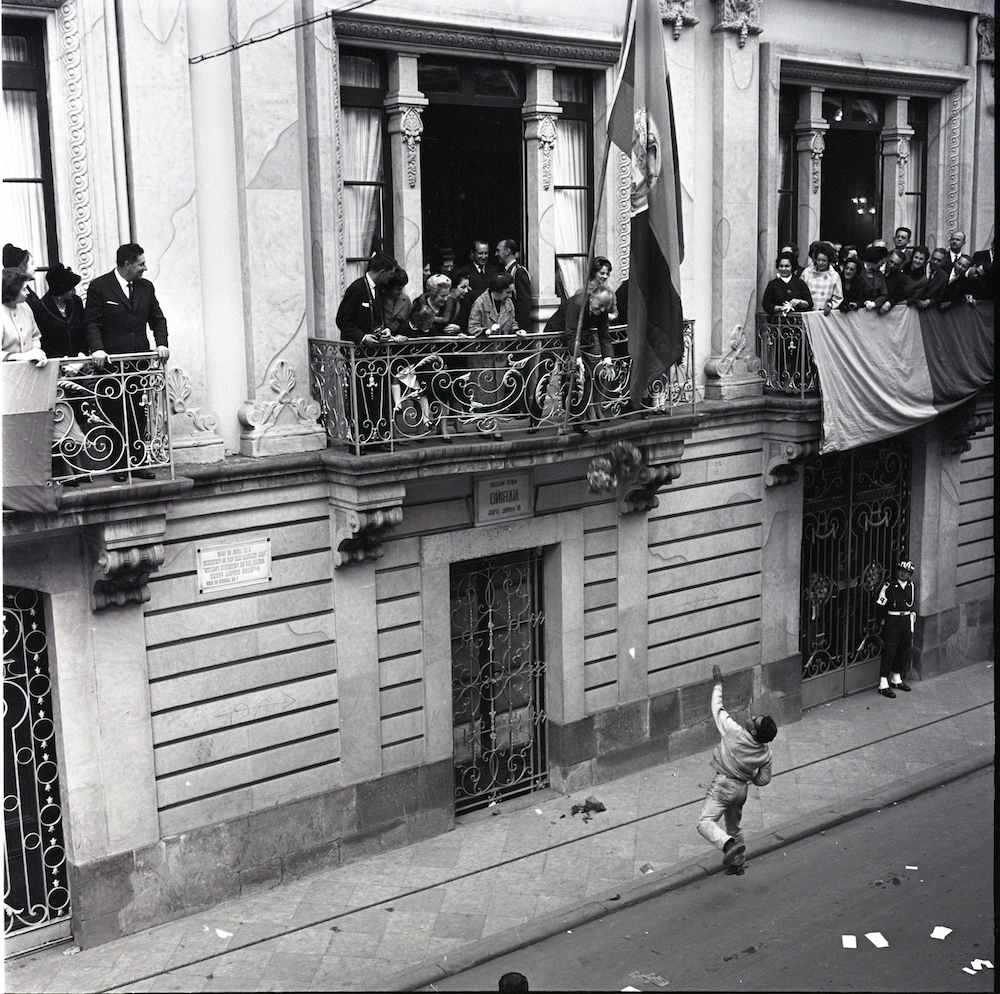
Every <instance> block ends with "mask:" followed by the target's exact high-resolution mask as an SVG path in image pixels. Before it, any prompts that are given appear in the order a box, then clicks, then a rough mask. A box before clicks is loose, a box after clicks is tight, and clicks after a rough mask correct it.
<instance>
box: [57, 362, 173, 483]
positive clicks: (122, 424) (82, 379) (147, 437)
mask: <svg viewBox="0 0 1000 994" xmlns="http://www.w3.org/2000/svg"><path fill="white" fill-rule="evenodd" d="M161 468H167V469H169V470H170V476H171V478H172V477H173V464H172V458H171V451H170V416H169V407H168V401H167V383H166V370H165V369H164V367H163V366H162V364H161V363H160V359H159V357H158V356H157V354H156V353H155V352H136V353H128V354H123V355H113V356H109V357H108V359H107V360H106V362H105V363H104V366H103V368H98V366H97V364H96V363H95V362H94V361H93V360H92V359H89V358H88V359H82V358H81V359H60V360H59V380H58V385H57V388H56V403H55V430H54V432H53V440H52V479H53V480H54V481H55V482H57V483H64V482H66V481H67V480H81V479H86V478H96V477H101V476H109V475H112V474H121V473H125V474H128V475H129V477H130V479H131V474H132V473H134V472H135V471H136V470H139V469H144V470H153V469H161Z"/></svg>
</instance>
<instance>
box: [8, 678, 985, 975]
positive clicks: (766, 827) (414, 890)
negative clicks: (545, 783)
mask: <svg viewBox="0 0 1000 994" xmlns="http://www.w3.org/2000/svg"><path fill="white" fill-rule="evenodd" d="M911 686H912V687H913V692H912V693H909V694H899V695H898V696H897V698H896V699H895V700H887V699H886V698H884V697H881V696H879V695H878V694H876V693H875V692H874V691H868V692H865V693H862V694H858V695H856V696H854V697H851V698H848V699H846V700H841V701H836V702H833V703H832V704H828V705H824V706H822V707H818V708H814V709H812V710H810V711H808V712H807V713H806V714H804V715H803V717H802V720H801V721H798V722H795V723H793V724H791V725H787V726H783V727H781V728H779V730H778V737H777V739H776V740H775V742H774V743H773V746H772V748H773V752H774V771H775V775H774V779H773V780H772V782H771V783H770V784H769V785H768V786H767V787H764V788H756V787H751V789H750V797H749V799H748V801H747V805H746V808H745V810H744V832H745V834H746V836H747V843H748V850H747V854H748V856H749V857H750V858H751V859H753V858H755V857H759V856H760V854H761V853H762V852H767V851H773V850H774V849H777V848H780V847H781V846H783V845H788V844H790V843H791V842H792V841H794V840H795V839H797V838H805V837H808V836H810V835H812V834H815V833H817V832H819V831H822V830H826V829H829V828H830V827H833V826H834V825H836V824H839V823H841V822H843V821H845V820H849V819H851V818H854V817H858V816H860V815H862V814H864V813H866V812H868V811H873V810H878V809H879V808H880V807H883V806H888V805H890V804H892V803H893V802H894V801H897V800H901V799H903V798H905V797H907V796H911V795H912V794H917V793H920V792H922V791H924V790H927V789H930V788H932V787H933V786H935V785H936V784H939V783H943V782H948V781H950V780H953V779H957V778H958V777H960V776H962V775H964V774H966V773H968V772H970V771H972V770H975V769H979V768H983V767H986V766H988V765H990V764H991V763H992V762H993V758H994V733H995V723H994V708H993V704H994V691H995V683H994V670H993V664H992V663H985V662H984V663H977V664H974V665H970V666H968V667H965V668H964V669H961V670H958V671H955V672H953V673H948V674H944V675H943V676H939V677H936V678H934V679H932V680H927V681H922V682H921V681H913V682H912V683H911ZM708 760H709V752H704V753H701V754H698V755H693V756H689V757H686V758H683V759H679V760H676V761H674V762H671V763H665V764H662V765H660V766H657V767H654V768H652V769H648V770H643V771H640V772H637V773H633V774H630V775H629V776H625V777H622V778H620V779H618V780H614V781H611V782H608V783H603V784H599V785H596V786H593V787H591V788H588V789H586V790H583V791H580V792H578V793H576V794H571V795H559V794H557V793H555V792H554V791H544V792H540V793H536V794H533V795H531V796H530V797H529V798H527V799H525V800H524V801H523V803H519V804H517V805H515V804H511V803H508V804H504V805H501V806H499V807H496V808H491V809H488V810H487V811H484V812H477V813H475V814H472V815H467V816H465V817H463V818H461V819H459V820H458V823H457V824H456V827H455V828H454V830H453V831H451V832H448V833H446V834H444V835H441V836H437V837H435V838H432V839H428V840H426V841H423V842H420V843H416V844H414V845H411V846H407V847H404V848H401V849H394V850H391V851H388V852H385V853H381V854H378V855H375V856H371V857H368V858H367V859H363V860H359V861H357V862H354V863H349V864H346V865H344V866H339V867H336V868H334V869H331V870H326V871H324V872H321V873H316V874H313V875H310V876H306V877H303V878H301V879H299V880H295V881H290V882H285V883H282V884H281V885H280V886H279V887H277V888H275V889H273V890H266V891H257V892H254V893H252V894H249V895H247V896H246V897H243V898H240V899H238V900H231V901H226V902H224V903H222V904H219V905H217V906H216V907H214V908H211V909H209V910H207V911H203V912H199V913H198V914H194V915H191V916H188V917H186V918H182V919H178V920H176V921H173V922H170V923H167V924H165V925H161V926H157V927H156V928H152V929H148V930H146V931H143V932H140V933H137V934H135V935H131V936H126V937H124V938H122V939H118V940H116V941H114V942H110V943H106V944H104V945H102V946H98V947H96V948H94V949H88V950H83V951H77V950H75V949H74V948H73V947H69V948H67V947H65V946H62V947H53V948H50V949H45V950H41V951H39V952H37V953H33V954H30V955H27V956H23V957H19V958H16V959H12V960H9V961H7V962H6V963H5V975H4V990H6V991H8V992H11V994H26V992H38V994H43V992H44V994H57V992H94V991H111V990H114V991H136V992H147V991H184V992H201V991H354V990H418V989H420V988H424V987H428V986H429V985H431V984H433V983H434V982H435V981H437V980H440V979H441V978H444V977H447V976H449V975H452V974H455V973H458V972H460V971H462V970H465V969H469V968H470V967H472V966H474V965H476V964H478V963H484V962H486V961H488V960H491V959H494V958H496V957H498V956H500V955H503V954H504V953H507V952H509V951H511V950H514V949H518V948H521V947H523V946H525V945H527V944H530V943H533V942H537V941H539V940H541V939H543V938H545V937H547V936H551V935H555V934H557V933H559V932H562V931H564V930H565V929H567V928H573V927H576V926H578V925H582V924H584V923H585V922H587V921H592V920H596V919H598V918H600V917H602V916H605V915H607V914H608V913H609V912H611V911H614V910H617V909H618V908H621V907H627V906H629V905H631V904H637V903H639V902H640V901H642V900H645V899H647V898H648V897H651V896H656V895H658V894H663V893H667V892H669V891H671V890H673V889H676V888H678V887H682V886H686V885H688V884H690V883H692V882H696V881H699V880H704V879H705V878H706V877H707V876H708V875H709V874H712V873H717V872H718V871H719V870H720V859H719V854H718V853H717V852H716V851H715V850H713V849H710V848H707V847H706V843H705V841H704V840H703V839H702V838H701V836H699V835H698V834H697V832H696V831H695V823H696V821H697V816H698V812H699V810H700V807H701V802H702V799H703V796H704V792H705V788H706V787H707V785H708V783H709V781H710V780H711V777H712V775H713V771H712V770H711V768H710V767H709V765H708ZM591 795H593V796H595V797H596V798H597V799H598V800H600V801H601V802H602V803H603V804H604V805H605V808H606V810H605V811H603V812H598V813H596V814H593V815H592V816H591V817H590V818H589V820H587V821H585V820H584V819H583V817H582V816H581V815H575V816H574V815H572V814H571V808H572V806H573V805H574V804H582V803H583V802H584V800H585V798H586V797H587V796H591ZM990 827H992V826H990ZM749 872H750V871H748V874H749ZM741 879H742V880H744V881H745V880H746V877H744V878H741ZM622 986H624V985H622Z"/></svg>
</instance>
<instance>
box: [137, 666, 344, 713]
mask: <svg viewBox="0 0 1000 994" xmlns="http://www.w3.org/2000/svg"><path fill="white" fill-rule="evenodd" d="M336 672H337V671H336V670H324V671H323V672H321V673H310V674H309V676H304V677H303V676H300V677H295V678H294V679H293V680H283V681H281V682H280V683H267V684H263V685H262V686H259V687H243V688H242V689H241V690H239V691H238V692H237V693H235V694H234V693H228V694H219V695H217V696H215V697H200V698H198V700H196V701H189V702H188V703H186V704H175V705H173V706H171V707H168V708H163V709H162V710H160V711H150V714H151V715H152V716H153V717H154V718H158V717H159V716H160V715H164V714H176V713H177V712H178V711H188V710H190V709H191V708H194V707H202V706H204V705H206V704H215V703H217V702H219V701H225V700H230V699H231V698H233V697H245V696H247V695H248V694H258V693H262V692H266V691H269V690H284V688H285V687H294V686H296V684H300V683H305V682H307V681H309V680H318V679H320V678H321V677H327V676H334V675H335V674H336ZM292 700H293V701H294V698H292ZM335 701H336V698H333V699H332V700H329V701H324V702H323V703H324V704H332V703H334V702H335ZM314 706H316V705H310V706H309V707H307V708H302V709H301V710H303V711H307V710H309V708H310V707H314ZM291 710H293V711H294V710H296V709H295V708H292V709H291ZM270 717H273V715H272V716H270ZM240 724H244V722H240ZM246 724H249V722H247V723H246Z"/></svg>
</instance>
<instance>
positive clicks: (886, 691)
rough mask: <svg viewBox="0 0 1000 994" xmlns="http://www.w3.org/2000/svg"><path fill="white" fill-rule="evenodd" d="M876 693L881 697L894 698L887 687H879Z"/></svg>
mask: <svg viewBox="0 0 1000 994" xmlns="http://www.w3.org/2000/svg"><path fill="white" fill-rule="evenodd" d="M878 692H879V693H880V694H881V695H882V696H883V697H895V696H896V695H895V694H894V693H893V692H892V691H891V690H890V689H889V688H888V687H879V688H878Z"/></svg>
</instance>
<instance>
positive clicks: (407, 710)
mask: <svg viewBox="0 0 1000 994" xmlns="http://www.w3.org/2000/svg"><path fill="white" fill-rule="evenodd" d="M423 709H424V706H423V704H419V705H417V707H415V708H404V709H403V710H402V711H390V712H389V714H383V715H381V716H380V718H379V720H380V721H388V720H389V719H390V718H401V717H402V716H403V715H404V714H417V713H418V712H419V711H423Z"/></svg>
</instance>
